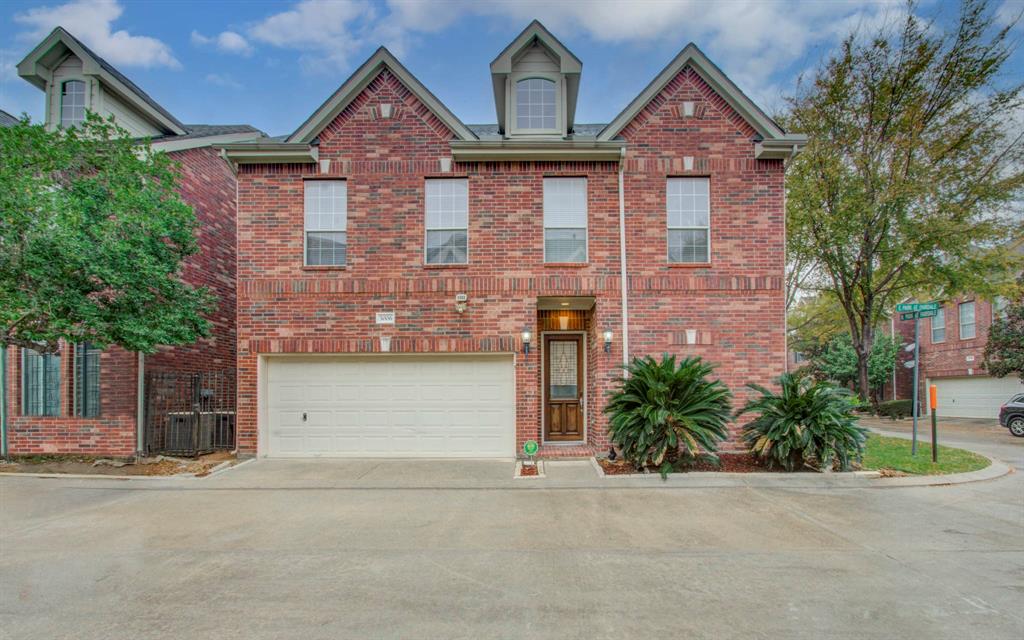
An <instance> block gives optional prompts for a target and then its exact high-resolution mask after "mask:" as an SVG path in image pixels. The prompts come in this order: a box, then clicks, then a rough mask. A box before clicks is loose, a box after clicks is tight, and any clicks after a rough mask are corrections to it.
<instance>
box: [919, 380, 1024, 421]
mask: <svg viewBox="0 0 1024 640" xmlns="http://www.w3.org/2000/svg"><path fill="white" fill-rule="evenodd" d="M932 384H934V385H935V391H936V392H937V393H938V394H939V398H938V400H939V402H938V411H939V417H940V418H941V417H942V416H950V417H956V418H992V419H993V420H994V419H996V418H998V417H999V406H1000V405H1002V404H1003V403H1004V402H1006V401H1007V400H1009V399H1010V398H1012V397H1013V395H1014V394H1016V393H1021V392H1024V385H1022V384H1021V382H1020V378H1018V377H1017V376H1007V377H1005V378H990V377H987V376H978V377H972V378H939V379H935V380H932ZM926 404H927V403H926Z"/></svg>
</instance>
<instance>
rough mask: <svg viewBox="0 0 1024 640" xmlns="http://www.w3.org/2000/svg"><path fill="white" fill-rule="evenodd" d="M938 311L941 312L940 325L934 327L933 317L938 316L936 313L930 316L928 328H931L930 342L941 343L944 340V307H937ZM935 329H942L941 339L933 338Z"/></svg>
mask: <svg viewBox="0 0 1024 640" xmlns="http://www.w3.org/2000/svg"><path fill="white" fill-rule="evenodd" d="M939 313H941V314H942V326H941V327H936V326H935V318H937V317H939V316H938V314H936V315H935V316H932V319H931V321H930V323H929V329H930V330H931V332H930V333H931V339H932V344H942V343H943V342H945V341H946V309H945V307H939ZM936 329H942V340H936V339H935V330H936Z"/></svg>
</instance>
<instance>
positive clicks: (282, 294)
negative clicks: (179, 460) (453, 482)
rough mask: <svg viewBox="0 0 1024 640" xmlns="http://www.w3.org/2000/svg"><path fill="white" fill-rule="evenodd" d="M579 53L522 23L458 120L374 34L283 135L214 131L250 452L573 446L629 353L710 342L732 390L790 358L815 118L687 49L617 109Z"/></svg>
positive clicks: (241, 442)
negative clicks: (491, 106) (234, 265)
mask: <svg viewBox="0 0 1024 640" xmlns="http://www.w3.org/2000/svg"><path fill="white" fill-rule="evenodd" d="M581 70H582V64H581V62H580V61H579V60H578V59H577V58H576V57H575V56H574V55H573V54H572V53H571V52H569V51H568V50H567V49H566V48H565V47H564V45H562V43H560V42H559V41H558V40H557V39H556V38H554V37H553V36H552V35H551V34H550V33H549V32H548V31H547V30H546V29H545V28H544V27H543V26H541V25H540V24H539V23H537V22H534V23H532V24H531V25H530V26H529V27H527V29H526V30H525V31H523V32H522V33H521V34H520V35H519V36H518V37H517V38H516V39H515V40H514V41H513V42H512V43H511V44H510V45H509V46H508V47H507V48H506V49H505V50H504V51H502V52H501V54H500V55H499V56H498V57H497V58H496V59H495V60H494V61H493V62H492V63H491V75H492V80H493V82H492V87H491V89H493V92H494V96H495V105H496V112H497V124H496V125H495V124H491V125H478V126H474V125H468V126H467V125H465V124H463V123H462V122H461V121H460V120H459V119H458V118H457V117H456V116H455V115H454V114H453V113H452V112H451V111H449V110H448V108H447V107H445V106H444V105H443V104H441V103H440V101H439V100H438V99H437V98H436V97H435V96H434V95H433V94H431V93H430V92H429V91H428V90H427V89H426V88H425V87H424V86H423V85H422V84H421V83H420V82H419V81H418V80H417V79H416V78H415V77H413V76H412V74H411V73H409V71H408V70H406V69H405V68H404V67H403V66H402V65H401V64H400V63H399V62H398V61H397V60H396V59H395V58H394V56H392V55H391V54H390V53H389V52H388V51H387V50H386V49H383V48H381V49H380V50H378V51H377V52H376V53H375V54H374V55H373V56H372V57H371V58H370V59H369V60H367V61H366V63H364V64H363V65H362V66H361V67H360V68H359V69H358V70H357V71H356V72H355V73H354V74H353V75H352V77H351V78H349V79H348V80H347V81H346V82H345V83H344V84H343V85H342V86H341V87H340V88H339V89H338V90H337V91H336V92H335V93H334V94H333V95H332V96H331V97H330V98H329V99H328V100H327V101H326V102H325V103H324V104H323V105H322V106H321V107H320V108H319V109H318V110H317V111H316V112H315V113H314V114H313V115H312V116H310V118H309V119H308V120H307V121H306V122H305V123H303V124H302V125H301V126H300V127H299V128H298V129H297V130H296V131H295V133H293V134H292V135H290V136H288V137H286V138H285V139H283V140H273V141H261V142H259V143H256V144H228V145H221V148H223V149H224V151H225V153H226V156H227V157H228V159H229V160H230V161H231V162H232V163H234V165H235V169H236V171H237V174H238V240H239V248H238V385H239V386H238V423H237V427H238V447H239V451H240V453H241V454H258V455H267V456H318V455H323V456H465V457H469V456H479V457H510V456H512V455H515V454H516V453H517V452H518V451H520V450H521V447H522V445H523V443H524V442H525V441H527V440H530V439H533V440H537V441H539V442H541V443H542V449H541V454H542V455H580V454H585V453H591V452H594V451H595V450H601V449H605V448H607V446H608V435H607V431H606V425H607V420H606V418H605V417H604V416H603V415H602V413H601V409H602V407H603V405H604V402H605V396H606V394H607V393H608V392H609V390H611V389H612V387H613V385H614V381H615V379H616V378H617V377H618V376H619V375H620V373H621V367H622V363H623V362H624V360H626V359H627V357H635V356H643V355H648V354H650V355H656V356H657V355H660V354H661V353H663V352H667V353H672V354H675V355H677V356H680V357H682V356H691V355H693V356H702V357H704V358H705V359H707V360H709V361H710V362H713V363H715V364H716V365H718V370H717V375H719V376H720V377H721V379H722V380H723V381H724V382H725V383H726V384H728V386H729V387H730V388H731V389H732V390H733V392H734V393H735V394H736V402H737V404H738V403H741V402H742V401H743V400H744V399H745V397H746V392H745V390H744V385H745V384H746V383H747V382H758V383H761V384H770V383H771V381H772V379H773V378H775V377H776V376H777V375H779V374H781V373H782V372H783V370H784V368H785V364H786V352H785V349H786V347H785V321H784V313H785V311H784V292H783V268H784V235H785V231H784V188H783V186H784V185H783V181H784V173H785V160H786V159H787V158H789V157H791V156H792V154H794V153H796V152H797V151H798V150H799V149H800V148H801V146H802V145H803V144H804V143H805V138H804V137H803V136H800V135H795V134H787V133H786V132H784V131H783V130H782V129H781V128H780V127H779V126H778V125H777V124H776V123H775V122H773V121H772V120H771V119H770V118H768V117H767V116H766V115H765V114H764V113H763V112H762V111H761V110H760V109H758V108H757V107H756V106H755V105H754V104H753V103H752V102H751V101H750V100H749V99H748V98H747V97H746V96H745V95H744V94H743V93H742V92H741V91H740V90H739V89H738V88H737V87H736V86H735V85H734V84H733V83H732V82H731V81H729V79H728V78H726V77H725V76H724V74H722V72H721V71H720V70H719V69H718V68H717V67H716V66H715V65H714V64H712V63H711V62H710V61H709V60H708V59H707V58H706V57H705V56H704V54H703V53H701V51H700V50H699V49H698V48H697V47H696V46H694V45H692V44H691V45H688V46H687V47H686V48H684V49H683V50H682V52H681V53H680V54H679V55H678V56H677V57H676V58H675V59H674V60H673V61H672V62H671V63H670V64H669V65H668V66H667V67H666V68H665V69H664V70H663V71H662V72H661V73H660V74H659V75H658V76H657V77H656V78H655V79H654V80H653V81H652V82H651V83H650V84H649V85H648V86H647V88H645V89H644V91H643V92H642V93H641V94H640V95H639V96H637V98H636V99H635V100H633V102H632V103H630V104H629V105H628V106H627V107H626V108H625V109H624V110H623V111H622V113H621V114H619V115H618V116H617V117H616V118H615V119H614V120H613V121H612V122H610V123H608V124H597V125H594V124H580V123H577V122H576V121H575V111H576V101H577V95H578V89H579V83H580V73H581ZM480 90H481V91H485V90H488V89H487V88H485V87H480ZM623 252H625V256H626V264H625V265H623V262H622V256H623ZM623 283H626V285H625V287H623Z"/></svg>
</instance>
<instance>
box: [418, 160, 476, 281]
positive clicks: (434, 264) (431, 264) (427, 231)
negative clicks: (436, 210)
mask: <svg viewBox="0 0 1024 640" xmlns="http://www.w3.org/2000/svg"><path fill="white" fill-rule="evenodd" d="M431 180H462V181H464V182H465V183H466V226H465V227H431V226H430V225H429V224H427V183H428V182H430V181H431ZM431 231H465V232H466V260H465V262H430V261H429V260H427V249H428V247H427V237H428V236H429V234H430V232H431ZM465 264H469V178H426V179H425V180H424V181H423V265H424V266H429V267H438V266H440V267H446V266H458V265H465Z"/></svg>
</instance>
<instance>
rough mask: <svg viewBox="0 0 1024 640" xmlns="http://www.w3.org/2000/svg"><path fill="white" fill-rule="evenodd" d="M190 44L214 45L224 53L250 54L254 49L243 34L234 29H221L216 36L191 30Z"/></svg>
mask: <svg viewBox="0 0 1024 640" xmlns="http://www.w3.org/2000/svg"><path fill="white" fill-rule="evenodd" d="M192 44H194V45H197V46H210V45H213V46H216V47H217V48H218V49H219V50H221V51H223V52H225V53H236V54H238V55H243V56H250V55H252V53H253V52H254V51H255V49H254V48H253V46H252V45H251V44H249V41H248V40H246V39H245V36H243V35H241V34H240V33H237V32H235V31H222V32H220V33H219V34H218V35H216V36H212V37H208V36H204V35H203V34H201V33H199V32H198V31H193V32H192Z"/></svg>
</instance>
